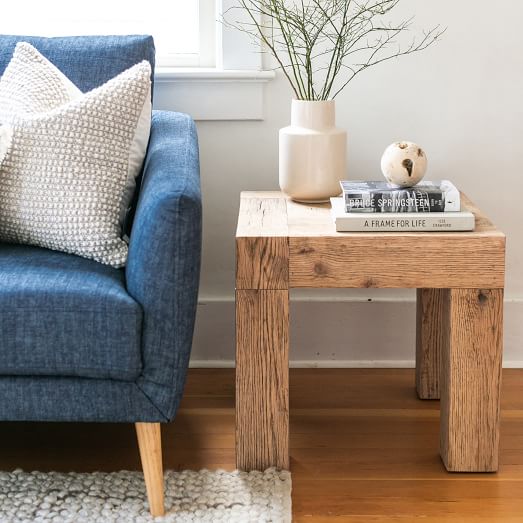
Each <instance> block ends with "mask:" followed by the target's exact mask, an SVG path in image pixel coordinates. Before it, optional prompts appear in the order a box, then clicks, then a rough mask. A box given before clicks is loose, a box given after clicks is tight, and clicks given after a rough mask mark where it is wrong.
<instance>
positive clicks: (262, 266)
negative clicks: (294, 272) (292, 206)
mask: <svg viewBox="0 0 523 523" xmlns="http://www.w3.org/2000/svg"><path fill="white" fill-rule="evenodd" d="M287 234H288V227H287V208H286V205H285V200H284V199H282V198H272V197H269V198H255V197H251V198H242V199H241V202H240V213H239V218H238V228H237V231H236V288H237V289H287V288H288V286H289V241H288V238H287Z"/></svg>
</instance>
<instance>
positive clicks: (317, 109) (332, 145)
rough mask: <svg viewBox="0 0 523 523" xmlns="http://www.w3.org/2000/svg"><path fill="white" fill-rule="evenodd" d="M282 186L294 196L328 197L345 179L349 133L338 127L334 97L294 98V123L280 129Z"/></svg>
mask: <svg viewBox="0 0 523 523" xmlns="http://www.w3.org/2000/svg"><path fill="white" fill-rule="evenodd" d="M279 156H280V162H279V163H280V165H279V170H280V188H281V190H282V191H283V192H284V193H285V194H286V195H288V196H290V197H291V198H292V199H293V200H296V201H299V202H306V203H319V202H325V201H328V200H329V198H330V197H331V196H337V195H338V194H340V192H341V189H340V180H343V179H345V176H346V174H345V169H346V163H347V160H346V157H347V133H346V131H343V130H342V129H338V128H336V124H335V104H334V100H327V101H318V102H316V101H306V100H293V101H292V107H291V125H290V126H289V127H284V128H283V129H280V151H279Z"/></svg>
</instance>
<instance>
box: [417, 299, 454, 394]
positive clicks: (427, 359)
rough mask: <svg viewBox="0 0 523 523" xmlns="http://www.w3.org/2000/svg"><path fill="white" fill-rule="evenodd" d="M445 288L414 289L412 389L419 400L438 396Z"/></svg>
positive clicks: (445, 337)
mask: <svg viewBox="0 0 523 523" xmlns="http://www.w3.org/2000/svg"><path fill="white" fill-rule="evenodd" d="M447 293H448V290H446V289H418V291H417V295H416V391H417V392H418V397H419V398H420V399H426V400H434V399H439V396H440V392H439V374H440V363H441V357H440V355H441V351H442V346H443V344H444V343H447V337H448V332H447V331H446V329H445V328H444V327H445V325H447V323H446V319H445V314H448V309H447V307H446V305H447V302H446V300H445V296H446V295H447Z"/></svg>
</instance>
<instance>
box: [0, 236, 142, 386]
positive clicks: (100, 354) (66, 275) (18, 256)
mask: <svg viewBox="0 0 523 523" xmlns="http://www.w3.org/2000/svg"><path fill="white" fill-rule="evenodd" d="M124 274H125V273H124V271H123V270H121V269H114V268H112V267H110V266H107V265H102V264H100V263H97V262H95V261H92V260H88V259H85V258H80V257H78V256H74V255H71V254H65V253H60V252H56V251H50V250H46V249H41V248H38V247H29V246H24V245H10V244H5V243H0V333H1V336H0V375H7V376H23V375H32V376H44V375H45V376H80V377H85V378H111V379H118V380H134V379H135V378H137V377H138V376H139V374H140V371H141V367H142V363H141V344H140V341H141V328H142V309H141V307H140V305H139V304H138V303H137V302H136V301H134V300H133V298H131V296H129V294H128V293H127V291H126V288H125V276H124Z"/></svg>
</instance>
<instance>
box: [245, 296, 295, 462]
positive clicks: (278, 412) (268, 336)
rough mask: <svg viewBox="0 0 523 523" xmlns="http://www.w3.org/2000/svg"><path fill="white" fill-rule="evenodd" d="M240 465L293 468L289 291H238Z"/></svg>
mask: <svg viewBox="0 0 523 523" xmlns="http://www.w3.org/2000/svg"><path fill="white" fill-rule="evenodd" d="M236 438H237V449H236V452H237V458H236V466H237V467H238V468H239V469H242V470H254V469H257V470H265V469H266V468H268V467H271V466H276V467H279V468H284V469H288V468H289V292H288V291H285V290H237V291H236Z"/></svg>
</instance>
